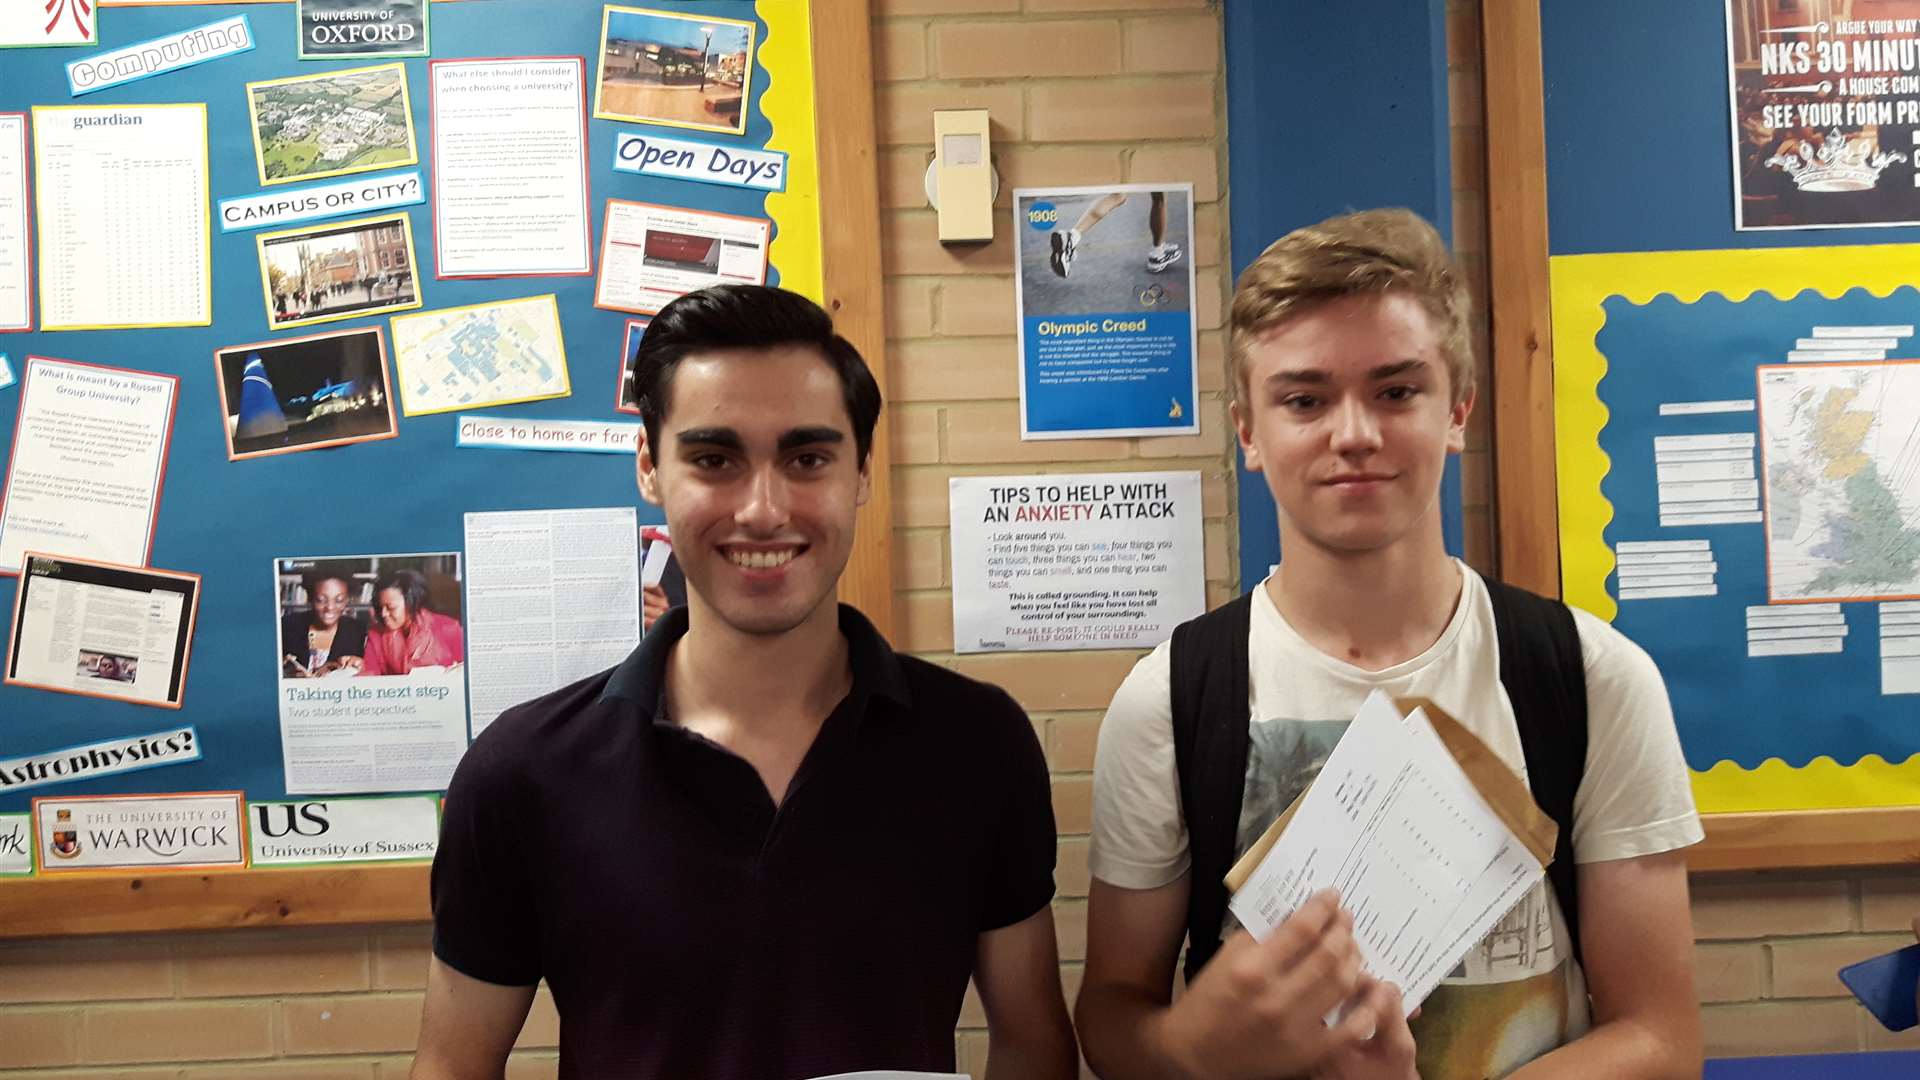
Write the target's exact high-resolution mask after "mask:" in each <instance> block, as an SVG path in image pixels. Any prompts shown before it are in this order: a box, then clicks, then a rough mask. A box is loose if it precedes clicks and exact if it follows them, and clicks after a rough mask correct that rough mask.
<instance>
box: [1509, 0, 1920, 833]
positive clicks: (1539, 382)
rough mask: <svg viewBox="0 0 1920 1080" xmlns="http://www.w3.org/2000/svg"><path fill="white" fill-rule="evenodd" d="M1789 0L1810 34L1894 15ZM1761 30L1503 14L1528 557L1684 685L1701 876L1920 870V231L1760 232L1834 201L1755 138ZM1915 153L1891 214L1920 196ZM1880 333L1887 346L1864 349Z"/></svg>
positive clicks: (1545, 585) (1516, 506)
mask: <svg viewBox="0 0 1920 1080" xmlns="http://www.w3.org/2000/svg"><path fill="white" fill-rule="evenodd" d="M1743 6H1749V5H1746V0H1739V2H1738V3H1737V4H1736V7H1743ZM1770 6H1774V5H1770ZM1777 6H1778V7H1780V9H1781V11H1780V12H1776V13H1775V16H1776V17H1777V18H1778V19H1780V20H1781V21H1780V23H1779V25H1781V26H1783V27H1784V26H1789V25H1794V24H1806V25H1808V26H1812V25H1815V24H1820V25H1827V26H1839V25H1841V24H1842V21H1843V20H1847V19H1849V18H1851V17H1853V16H1856V15H1857V16H1859V17H1860V18H1862V19H1863V20H1864V19H1865V18H1866V17H1867V16H1868V15H1870V14H1875V12H1869V11H1868V10H1867V9H1869V8H1876V7H1877V8H1878V9H1880V11H1879V12H1878V13H1887V9H1888V4H1887V3H1885V2H1882V0H1790V2H1789V3H1787V4H1782V5H1777ZM1789 8H1791V9H1793V10H1787V9H1789ZM1856 8H1858V9H1860V10H1858V11H1856V10H1854V9H1856ZM1800 16H1805V18H1804V19H1802V18H1800ZM1746 19H1747V16H1746V15H1745V14H1739V15H1736V26H1735V29H1734V33H1733V34H1731V35H1730V34H1729V28H1728V13H1727V8H1726V6H1725V5H1724V4H1721V3H1702V4H1685V5H1672V4H1651V3H1634V4H1626V5H1576V4H1559V3H1548V4H1538V3H1535V2H1531V0H1527V2H1512V3H1509V2H1505V0H1497V2H1489V4H1488V5H1487V15H1486V56H1487V65H1488V87H1487V89H1488V96H1487V108H1488V130H1489V137H1490V145H1489V156H1488V162H1489V211H1490V213H1489V218H1490V222H1491V236H1490V240H1491V251H1492V256H1493V273H1494V295H1495V297H1496V307H1495V310H1494V320H1495V332H1494V337H1495V341H1494V350H1495V373H1496V374H1495V378H1496V397H1497V413H1496V415H1497V417H1498V425H1497V427H1498V436H1497V451H1498V457H1499V509H1500V523H1499V527H1500V530H1501V554H1502V560H1503V561H1502V567H1503V572H1504V573H1505V574H1506V575H1507V576H1508V578H1509V580H1513V581H1515V582H1516V583H1519V584H1524V585H1528V586H1530V587H1533V588H1535V589H1539V590H1541V591H1545V592H1555V591H1557V592H1558V593H1559V594H1560V595H1561V596H1562V597H1563V598H1564V599H1566V600H1567V602H1568V603H1570V604H1574V605H1576V606H1580V607H1584V608H1586V609H1588V610H1589V611H1592V612H1594V613H1595V614H1597V615H1600V616H1601V617H1603V618H1606V619H1608V620H1609V621H1610V622H1612V623H1613V625H1614V626H1615V627H1616V628H1618V629H1619V630H1621V631H1622V632H1624V633H1625V634H1626V635H1627V636H1628V637H1629V638H1631V639H1633V640H1634V641H1635V642H1637V643H1638V644H1640V645H1641V646H1642V647H1643V648H1645V649H1646V650H1647V652H1648V653H1649V654H1650V655H1651V656H1652V657H1653V658H1654V660H1655V661H1656V662H1657V663H1658V664H1659V665H1660V667H1661V670H1662V672H1663V674H1664V675H1665V676H1666V680H1667V685H1668V689H1669V693H1670V696H1671V698H1672V701H1673V705H1674V712H1675V718H1676V722H1677V724H1678V726H1679V730H1680V736H1681V743H1682V747H1683V749H1684V751H1685V754H1686V758H1687V764H1688V767H1689V769H1690V770H1691V772H1692V775H1693V782H1694V792H1695V797H1696V800H1697V802H1698V804H1699V806H1700V809H1701V811H1702V812H1703V814H1705V815H1706V824H1707V831H1708V840H1707V842H1706V843H1705V844H1704V845H1702V846H1701V847H1700V848H1699V849H1697V850H1696V851H1695V852H1694V853H1693V856H1692V863H1693V865H1694V866H1695V868H1697V869H1746V868H1765V867H1777V866H1819V865H1851V864H1859V865H1865V864H1877V863H1893V862H1905V861H1912V860H1914V859H1920V725H1916V724H1915V723H1914V722H1913V721H1914V718H1915V717H1916V716H1920V696H1916V691H1920V683H1915V682H1913V681H1911V680H1909V679H1908V677H1907V676H1908V672H1909V669H1911V668H1912V667H1914V664H1913V663H1912V662H1911V661H1910V660H1909V654H1910V653H1916V652H1920V650H1916V649H1914V648H1913V646H1914V645H1920V642H1913V643H1909V642H1908V640H1907V639H1908V636H1909V635H1910V634H1912V633H1914V632H1911V631H1908V630H1907V629H1906V626H1907V623H1908V621H1909V619H1910V618H1913V617H1914V615H1915V614H1916V613H1920V606H1915V605H1913V604H1912V600H1913V597H1914V594H1915V593H1916V592H1920V589H1915V588H1913V587H1912V586H1911V585H1910V584H1908V583H1907V582H1906V580H1905V579H1906V578H1908V577H1909V576H1911V575H1912V573H1913V572H1914V571H1916V570H1920V487H1916V486H1915V485H1914V484H1913V483H1911V477H1910V475H1909V468H1908V466H1907V464H1906V455H1907V453H1908V452H1909V451H1908V448H1909V445H1910V442H1911V438H1910V437H1911V436H1912V435H1914V434H1916V433H1911V432H1909V431H1908V430H1907V429H1908V428H1909V427H1911V426H1912V424H1911V423H1910V421H1909V414H1910V413H1915V412H1920V393H1916V391H1920V382H1914V383H1911V384H1910V383H1909V382H1908V378H1909V376H1910V375H1912V374H1913V373H1914V372H1915V371H1917V370H1920V368H1916V367H1914V366H1913V365H1911V364H1904V363H1902V361H1908V360H1912V359H1916V358H1920V341H1917V340H1916V339H1915V338H1914V337H1913V331H1912V329H1911V324H1914V323H1915V322H1916V320H1920V246H1915V245H1916V242H1917V241H1920V231H1916V230H1915V229H1914V228H1913V227H1911V226H1910V225H1904V224H1900V223H1897V222H1885V223H1882V224H1879V225H1875V226H1873V227H1868V226H1867V225H1866V224H1865V222H1866V220H1867V219H1868V218H1869V217H1870V216H1871V214H1872V210H1871V208H1870V205H1869V202H1868V200H1870V199H1872V198H1876V196H1874V195H1873V194H1872V192H1871V190H1869V191H1868V192H1866V193H1858V189H1857V187H1856V192H1855V193H1842V194H1839V195H1837V196H1833V197H1830V198H1829V201H1828V202H1827V203H1825V204H1824V205H1825V206H1827V207H1829V208H1837V209H1834V210H1833V211H1832V220H1828V221H1826V222H1824V223H1822V224H1820V225H1818V226H1817V227H1811V226H1810V227H1791V228H1788V227H1767V228H1754V227H1751V226H1752V225H1753V224H1754V223H1755V222H1758V221H1762V220H1769V218H1768V216H1767V215H1768V214H1769V213H1771V214H1772V215H1773V216H1772V218H1771V220H1776V221H1777V220H1784V218H1783V217H1782V216H1781V215H1780V214H1779V213H1777V212H1775V211H1776V210H1777V206H1775V205H1774V202H1773V201H1774V200H1779V202H1778V205H1788V204H1790V203H1792V200H1795V199H1804V198H1806V196H1804V195H1801V194H1800V193H1799V192H1798V191H1796V190H1795V189H1794V186H1793V185H1792V184H1786V186H1785V188H1784V189H1783V188H1782V186H1781V185H1782V183H1783V182H1784V180H1785V174H1786V170H1783V169H1780V168H1778V167H1777V165H1778V164H1779V163H1777V162H1776V166H1768V165H1766V163H1765V161H1764V155H1763V156H1762V158H1761V159H1760V160H1747V159H1746V158H1751V157H1752V155H1746V157H1744V158H1743V156H1742V151H1743V148H1742V144H1741V142H1742V140H1744V139H1747V138H1749V137H1751V136H1753V135H1754V134H1755V132H1754V130H1753V129H1752V128H1751V127H1750V126H1749V127H1746V128H1743V129H1741V130H1740V131H1738V132H1736V131H1734V130H1733V127H1732V121H1731V119H1730V117H1731V110H1730V95H1731V94H1733V93H1735V92H1739V93H1742V94H1743V95H1745V94H1747V93H1748V90H1750V88H1747V83H1746V82H1744V81H1743V82H1740V83H1739V84H1738V86H1739V87H1741V88H1746V89H1739V90H1736V89H1735V88H1734V86H1733V85H1731V84H1732V83H1733V80H1731V79H1730V77H1729V60H1728V58H1729V55H1730V49H1731V50H1732V55H1733V56H1734V57H1735V59H1737V60H1741V61H1742V62H1743V63H1744V65H1745V66H1744V67H1743V68H1742V69H1741V70H1742V71H1743V74H1742V75H1741V77H1740V78H1741V79H1742V80H1747V79H1750V77H1751V76H1750V73H1748V72H1749V70H1750V69H1751V71H1757V69H1758V61H1757V59H1755V58H1754V56H1753V51H1754V49H1755V48H1757V46H1756V45H1754V44H1752V42H1754V41H1758V40H1760V39H1761V38H1762V37H1765V35H1764V34H1762V33H1760V32H1759V31H1758V30H1756V29H1755V28H1754V27H1751V26H1748V25H1747V24H1746V21H1745V20H1746ZM1750 30H1754V31H1755V32H1754V33H1753V34H1751V35H1750V34H1749V31H1750ZM1767 40H1775V39H1774V38H1767ZM1743 42H1744V43H1743ZM1817 82H1818V76H1816V77H1815V79H1814V80H1813V83H1815V84H1817ZM1796 92H1797V91H1796ZM1807 92H1808V93H1812V94H1818V93H1821V91H1819V90H1817V89H1809V91H1807ZM1542 101H1544V108H1542V106H1541V104H1540V103H1541V102H1542ZM1896 137H1897V138H1898V139H1899V141H1901V142H1902V144H1903V146H1902V149H1903V150H1904V149H1906V147H1905V145H1904V144H1905V142H1906V141H1907V140H1906V135H1905V130H1904V128H1901V129H1896V128H1895V127H1893V126H1892V125H1887V126H1886V127H1884V128H1883V129H1882V130H1881V131H1880V138H1881V139H1882V141H1883V142H1884V143H1886V145H1889V146H1890V145H1891V142H1892V140H1894V139H1895V138H1896ZM1835 145H1837V141H1836V142H1835ZM1887 164H1890V163H1888V162H1885V161H1883V162H1882V163H1881V165H1882V169H1881V171H1884V172H1887V173H1888V176H1887V185H1886V188H1885V189H1884V190H1883V191H1882V193H1881V196H1879V197H1885V195H1886V191H1892V192H1894V193H1895V194H1897V193H1898V192H1899V191H1900V190H1902V189H1904V190H1908V191H1911V190H1912V187H1913V185H1914V179H1913V178H1914V173H1913V167H1912V163H1911V161H1910V160H1906V155H1904V154H1903V155H1902V160H1901V161H1899V162H1894V163H1891V164H1897V165H1900V166H1901V168H1900V169H1898V170H1889V169H1886V168H1885V167H1884V166H1886V165H1887ZM1737 168H1744V169H1745V171H1744V172H1742V173H1741V174H1740V177H1739V178H1740V179H1741V180H1742V181H1743V182H1744V184H1745V185H1746V187H1745V189H1744V190H1745V196H1746V197H1745V198H1744V200H1743V198H1742V196H1741V194H1739V192H1740V191H1741V189H1739V188H1736V169H1737ZM1769 169H1771V171H1772V172H1773V173H1775V174H1778V175H1768V172H1769ZM1896 172H1897V175H1896ZM1763 185H1769V186H1764V187H1763ZM1761 190H1764V191H1766V192H1768V194H1766V195H1764V196H1763V197H1755V193H1756V191H1761ZM1783 190H1784V191H1785V194H1782V191H1783ZM1813 190H1815V191H1817V190H1818V189H1817V188H1815V189H1813ZM1812 201H1813V203H1814V204H1820V203H1819V200H1818V199H1814V200H1812ZM1743 213H1744V220H1745V221H1746V222H1747V223H1748V225H1749V227H1748V228H1740V227H1738V222H1739V221H1741V220H1742V216H1741V215H1742V214H1743ZM1867 333H1872V334H1875V335H1880V334H1884V335H1887V340H1885V341H1879V340H1861V341H1859V342H1857V344H1859V345H1870V346H1872V348H1864V349H1861V348H1851V347H1850V346H1849V343H1847V342H1845V341H1843V340H1836V339H1844V338H1846V337H1847V336H1848V335H1863V334H1867ZM1912 445H1920V443H1912ZM1547 506H1553V507H1556V508H1557V512H1556V513H1554V514H1548V513H1543V512H1542V508H1543V507H1547ZM1914 621H1915V622H1920V619H1914Z"/></svg>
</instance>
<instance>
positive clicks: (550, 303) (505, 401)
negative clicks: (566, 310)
mask: <svg viewBox="0 0 1920 1080" xmlns="http://www.w3.org/2000/svg"><path fill="white" fill-rule="evenodd" d="M542 300H545V301H546V302H547V303H546V306H547V312H548V314H549V315H550V316H551V317H552V318H553V339H554V340H555V341H558V342H559V343H560V383H561V386H560V390H559V392H558V393H553V394H534V395H532V396H530V397H517V398H502V399H500V400H498V401H463V402H461V403H459V404H458V405H449V406H447V407H446V408H444V409H421V410H417V411H416V410H414V409H410V408H408V407H407V364H406V359H405V354H404V350H403V349H402V348H401V344H400V324H401V323H402V322H404V321H407V320H410V319H424V318H426V317H427V316H429V315H451V314H453V313H455V312H458V311H473V310H476V309H478V308H501V307H512V306H514V305H516V304H532V303H538V302H539V301H542ZM387 323H388V326H389V329H390V331H391V333H390V335H389V336H391V337H392V338H393V371H394V378H395V380H396V381H397V382H399V384H400V415H402V416H433V415H435V414H438V413H450V412H459V411H460V410H462V409H491V408H493V407H495V406H497V405H522V404H525V403H526V402H529V401H550V400H552V399H554V398H563V397H571V396H572V395H573V365H572V363H571V362H569V361H568V359H567V338H566V333H565V331H564V330H563V329H562V328H561V326H560V297H559V294H557V293H543V294H540V295H537V296H516V297H511V298H509V299H506V300H488V301H484V302H482V303H478V304H461V305H460V306H458V307H449V308H435V309H433V310H432V311H417V312H414V313H413V314H411V315H395V316H394V317H393V318H391V319H388V320H387Z"/></svg>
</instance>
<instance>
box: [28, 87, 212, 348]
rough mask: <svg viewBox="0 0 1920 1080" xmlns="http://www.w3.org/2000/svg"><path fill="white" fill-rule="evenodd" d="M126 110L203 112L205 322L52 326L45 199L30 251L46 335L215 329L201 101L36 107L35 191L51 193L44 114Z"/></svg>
mask: <svg viewBox="0 0 1920 1080" xmlns="http://www.w3.org/2000/svg"><path fill="white" fill-rule="evenodd" d="M124 109H198V110H199V111H200V179H201V181H202V182H203V183H204V184H205V185H206V196H207V198H206V202H205V205H203V206H202V207H201V215H200V237H201V241H202V243H201V249H200V260H201V262H200V265H201V266H203V267H205V268H206V273H205V274H203V275H201V284H202V286H203V287H204V291H203V292H202V293H201V295H200V304H201V306H202V307H204V308H205V309H206V312H207V317H206V320H205V321H204V322H166V323H105V324H99V325H94V324H77V325H69V324H49V323H48V322H47V321H46V320H47V252H46V247H47V245H46V237H47V233H48V232H49V230H48V229H47V227H46V224H45V222H44V221H42V220H41V215H42V214H45V213H46V207H47V201H46V199H45V198H44V197H39V198H34V199H33V200H32V202H33V210H34V229H35V230H36V231H37V232H38V234H39V237H40V243H39V244H38V245H35V246H33V247H32V248H31V249H30V250H31V251H32V252H33V256H34V271H35V272H34V276H35V277H36V278H38V279H39V280H38V282H37V285H38V288H39V292H40V295H39V296H37V297H35V298H34V299H36V300H38V301H39V304H40V312H39V314H40V327H39V329H40V332H41V333H43V334H47V333H53V332H55V331H67V330H164V329H167V328H169V327H175V326H212V325H213V203H212V193H213V162H212V155H211V153H210V150H209V147H208V145H207V106H206V104H205V103H204V102H199V101H181V102H169V103H164V104H157V105H35V106H33V107H32V116H33V121H32V124H31V125H30V126H31V127H32V128H33V132H32V143H33V148H32V153H33V191H34V195H35V196H39V195H40V193H41V192H44V191H46V190H47V185H46V183H45V178H44V177H42V176H41V175H40V170H41V169H42V168H43V167H44V165H45V161H46V155H45V154H42V153H41V152H40V131H41V128H40V114H41V113H43V112H79V111H89V112H101V111H105V110H112V111H115V112H118V111H121V110H124Z"/></svg>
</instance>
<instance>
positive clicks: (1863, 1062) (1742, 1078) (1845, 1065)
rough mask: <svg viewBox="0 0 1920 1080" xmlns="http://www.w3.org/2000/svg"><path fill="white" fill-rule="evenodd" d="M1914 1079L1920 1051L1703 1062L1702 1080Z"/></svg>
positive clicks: (1919, 1066) (1919, 1069) (1918, 1072)
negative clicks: (1704, 1065) (1703, 1074)
mask: <svg viewBox="0 0 1920 1080" xmlns="http://www.w3.org/2000/svg"><path fill="white" fill-rule="evenodd" d="M1915 1077H1920V1050H1888V1051H1880V1052H1876V1053H1866V1054H1806V1055H1803V1056H1798V1057H1753V1058H1721V1059H1719V1060H1717V1061H1709V1062H1707V1071H1706V1075H1705V1078H1704V1080H1914V1078H1915Z"/></svg>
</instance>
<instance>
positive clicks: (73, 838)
mask: <svg viewBox="0 0 1920 1080" xmlns="http://www.w3.org/2000/svg"><path fill="white" fill-rule="evenodd" d="M53 820H54V830H53V843H52V844H51V845H49V848H48V850H50V851H52V852H53V854H54V856H55V857H56V858H61V859H73V858H78V857H79V855H80V830H78V829H76V828H74V827H73V811H71V810H60V811H57V812H56V813H55V816H54V819H53ZM63 825H64V826H66V827H65V828H61V826H63Z"/></svg>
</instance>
